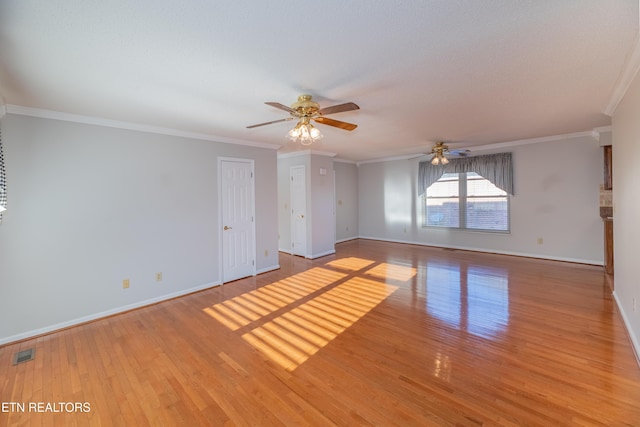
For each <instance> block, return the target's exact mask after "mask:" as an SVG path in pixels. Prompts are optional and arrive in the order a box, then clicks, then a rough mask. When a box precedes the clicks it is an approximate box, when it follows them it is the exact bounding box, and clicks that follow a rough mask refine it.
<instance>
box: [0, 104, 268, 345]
mask: <svg viewBox="0 0 640 427" xmlns="http://www.w3.org/2000/svg"><path fill="white" fill-rule="evenodd" d="M1 126H2V140H3V146H4V150H5V161H6V170H7V177H8V204H9V206H8V207H9V209H8V211H7V212H5V215H4V221H3V222H2V224H0V343H2V342H8V341H13V340H15V339H20V338H23V337H27V336H30V335H33V334H37V333H41V332H46V331H48V330H52V329H56V328H59V327H64V326H67V325H69V324H73V323H76V322H78V321H83V320H89V319H91V318H95V317H97V316H101V315H105V314H110V313H114V312H118V311H121V310H123V309H126V308H132V307H135V306H139V305H142V304H144V303H149V302H153V301H157V300H162V299H165V298H167V297H170V296H175V295H179V294H183V293H187V292H189V291H192V290H196V289H200V288H206V287H209V286H212V285H214V284H218V283H219V282H220V272H219V270H218V259H219V255H220V254H219V253H218V230H217V221H218V220H217V212H218V208H217V198H218V195H217V185H218V183H217V163H216V159H217V157H218V156H226V157H240V158H250V159H254V160H255V175H256V249H257V258H256V268H257V270H258V271H266V270H269V269H273V268H277V267H278V254H277V228H276V227H277V213H276V207H275V206H274V204H273V200H275V199H276V197H277V194H276V167H277V165H276V152H275V151H274V150H271V149H264V148H254V147H246V146H239V145H231V144H222V143H215V142H209V141H200V140H194V139H188V138H181V137H175V136H165V135H157V134H151V133H144V132H137V131H131V130H122V129H115V128H109V127H101V126H94V125H87V124H78V123H70V122H64V121H58V120H51V119H42V118H34V117H27V116H21V115H13V114H8V115H7V116H5V117H4V118H3V119H2V122H1ZM265 250H266V251H268V253H269V254H268V255H266V256H265V255H264V254H265ZM156 272H162V273H163V280H162V281H161V282H156V281H155V273H156ZM125 278H128V279H130V283H131V287H130V289H127V290H123V289H122V280H123V279H125Z"/></svg>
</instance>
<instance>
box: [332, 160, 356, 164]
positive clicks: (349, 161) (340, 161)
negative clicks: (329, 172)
mask: <svg viewBox="0 0 640 427" xmlns="http://www.w3.org/2000/svg"><path fill="white" fill-rule="evenodd" d="M333 161H334V162H338V163H348V164H350V165H356V166H358V162H354V161H353V160H346V159H333Z"/></svg>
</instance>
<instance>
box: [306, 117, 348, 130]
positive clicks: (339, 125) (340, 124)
mask: <svg viewBox="0 0 640 427" xmlns="http://www.w3.org/2000/svg"><path fill="white" fill-rule="evenodd" d="M313 120H314V121H316V122H318V123H322V124H323V125H329V126H333V127H337V128H340V129H344V130H354V129H355V128H357V127H358V125H354V124H352V123H347V122H341V121H340V120H333V119H329V118H327V117H315V118H313Z"/></svg>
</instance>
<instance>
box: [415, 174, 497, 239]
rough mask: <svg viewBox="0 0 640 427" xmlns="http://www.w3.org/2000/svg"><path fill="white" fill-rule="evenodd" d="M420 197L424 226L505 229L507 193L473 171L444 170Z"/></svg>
mask: <svg viewBox="0 0 640 427" xmlns="http://www.w3.org/2000/svg"><path fill="white" fill-rule="evenodd" d="M424 200H425V203H424V213H425V214H424V217H423V226H424V227H445V228H460V229H466V230H479V231H499V232H508V231H509V196H508V195H507V193H506V192H505V191H503V190H501V189H499V188H498V187H496V186H495V185H493V184H492V183H491V182H490V181H489V180H487V179H485V178H483V177H482V176H480V175H478V174H477V173H475V172H461V173H445V174H444V175H442V177H441V178H440V179H439V180H437V181H436V182H434V183H433V184H431V185H430V186H429V187H428V188H427V191H426V193H425V199H424Z"/></svg>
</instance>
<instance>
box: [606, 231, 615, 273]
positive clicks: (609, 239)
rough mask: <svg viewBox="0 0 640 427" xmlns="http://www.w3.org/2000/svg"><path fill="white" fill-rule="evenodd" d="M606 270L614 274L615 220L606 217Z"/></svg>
mask: <svg viewBox="0 0 640 427" xmlns="http://www.w3.org/2000/svg"><path fill="white" fill-rule="evenodd" d="M604 271H606V272H607V274H613V220H612V219H611V218H605V219H604Z"/></svg>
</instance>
